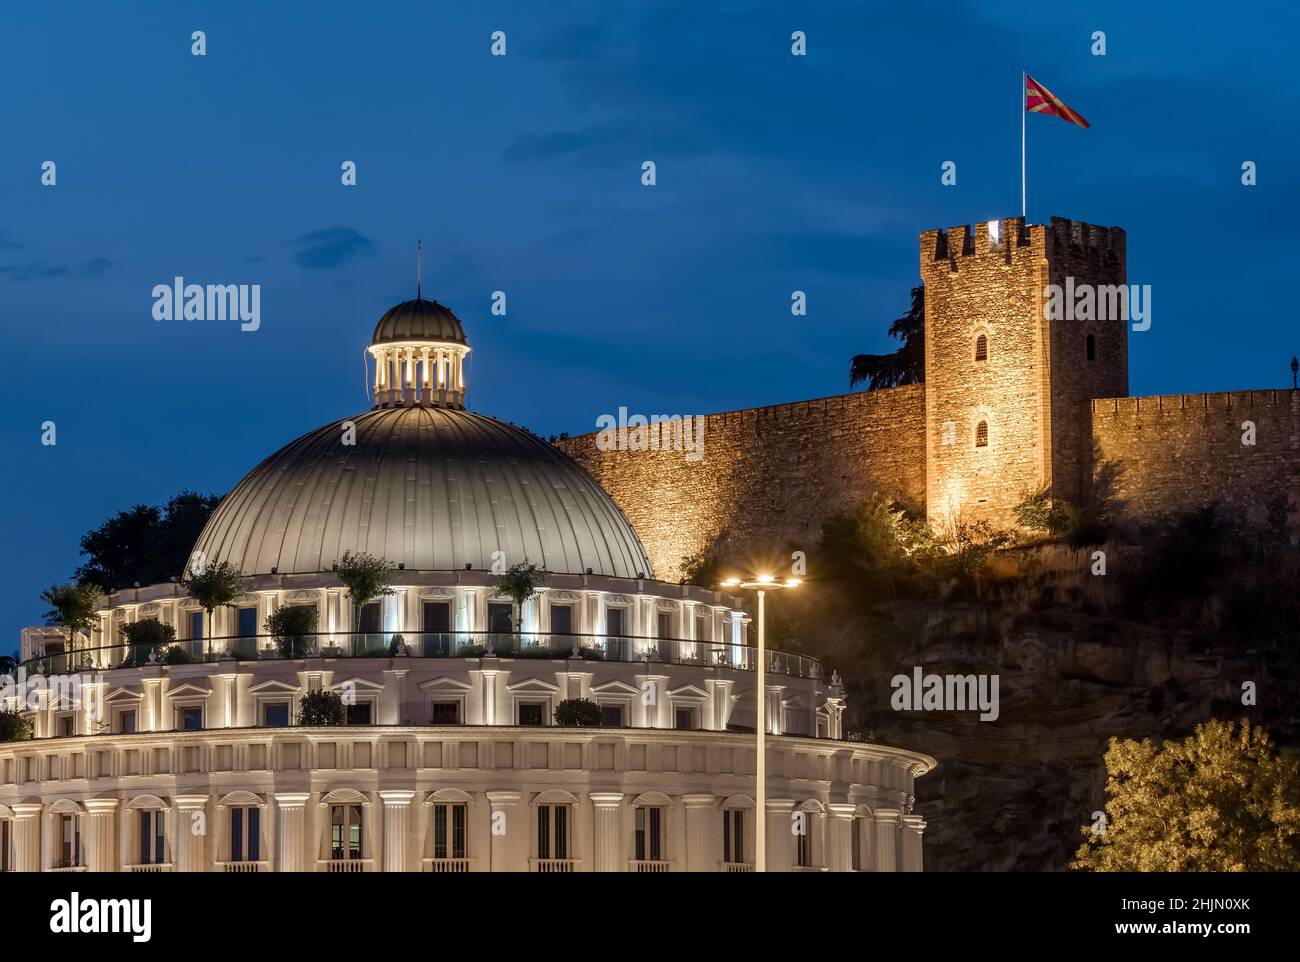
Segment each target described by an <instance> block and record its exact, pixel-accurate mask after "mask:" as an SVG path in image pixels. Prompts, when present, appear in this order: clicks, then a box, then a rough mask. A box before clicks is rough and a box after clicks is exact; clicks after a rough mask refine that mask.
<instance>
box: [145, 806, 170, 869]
mask: <svg viewBox="0 0 1300 962" xmlns="http://www.w3.org/2000/svg"><path fill="white" fill-rule="evenodd" d="M165 849H166V835H165V833H164V831H163V813H162V812H161V811H160V810H158V809H142V810H141V812H140V864H141V865H161V864H162V863H163V861H164V858H163V854H164V850H165Z"/></svg>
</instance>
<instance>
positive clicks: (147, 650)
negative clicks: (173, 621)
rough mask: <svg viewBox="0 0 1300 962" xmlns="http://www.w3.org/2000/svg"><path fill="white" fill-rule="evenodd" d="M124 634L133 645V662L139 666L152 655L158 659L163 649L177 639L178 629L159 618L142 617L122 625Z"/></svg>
mask: <svg viewBox="0 0 1300 962" xmlns="http://www.w3.org/2000/svg"><path fill="white" fill-rule="evenodd" d="M122 634H123V635H125V636H126V642H127V644H128V645H130V646H131V662H130V663H131V664H132V665H135V666H137V667H139V666H140V665H143V664H145V663H146V662H148V661H149V657H150V656H151V655H152V656H153V658H154V660H155V661H157V659H158V656H159V655H160V654H161V653H162V649H163V648H164V647H166V646H167V645H170V644H171V643H172V642H173V641H175V640H176V629H175V628H173V627H172V626H171V625H164V624H163V623H162V622H161V621H159V620H158V619H157V618H141V619H140V620H139V621H128V622H126V623H125V624H124V625H122Z"/></svg>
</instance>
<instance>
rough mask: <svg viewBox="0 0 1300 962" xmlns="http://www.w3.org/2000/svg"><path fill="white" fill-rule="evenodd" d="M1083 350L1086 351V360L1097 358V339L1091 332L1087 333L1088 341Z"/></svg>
mask: <svg viewBox="0 0 1300 962" xmlns="http://www.w3.org/2000/svg"><path fill="white" fill-rule="evenodd" d="M1085 350H1086V351H1087V352H1088V360H1090V361H1095V360H1097V340H1096V338H1094V337H1093V336H1092V335H1091V334H1089V335H1088V341H1087V345H1086V348H1085Z"/></svg>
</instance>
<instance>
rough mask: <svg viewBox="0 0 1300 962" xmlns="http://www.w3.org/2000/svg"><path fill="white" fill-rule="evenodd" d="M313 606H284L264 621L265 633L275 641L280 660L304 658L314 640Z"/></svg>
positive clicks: (309, 651)
mask: <svg viewBox="0 0 1300 962" xmlns="http://www.w3.org/2000/svg"><path fill="white" fill-rule="evenodd" d="M316 622H317V611H316V606H315V605H285V606H284V607H282V608H277V609H276V610H275V611H273V612H271V616H270V617H269V618H267V619H266V625H265V628H266V633H267V634H268V635H270V636H271V637H272V638H274V639H275V645H276V647H277V648H279V649H280V656H281V657H282V658H306V657H307V656H308V655H309V654H310V653H311V648H312V642H313V641H314V640H315V639H314V637H313V636H314V635H315V633H316Z"/></svg>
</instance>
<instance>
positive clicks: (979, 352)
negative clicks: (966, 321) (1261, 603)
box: [975, 334, 989, 361]
mask: <svg viewBox="0 0 1300 962" xmlns="http://www.w3.org/2000/svg"><path fill="white" fill-rule="evenodd" d="M988 359H989V339H988V338H987V337H985V336H984V335H983V334H981V335H980V336H979V337H977V338H975V360H977V361H987V360H988Z"/></svg>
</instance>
